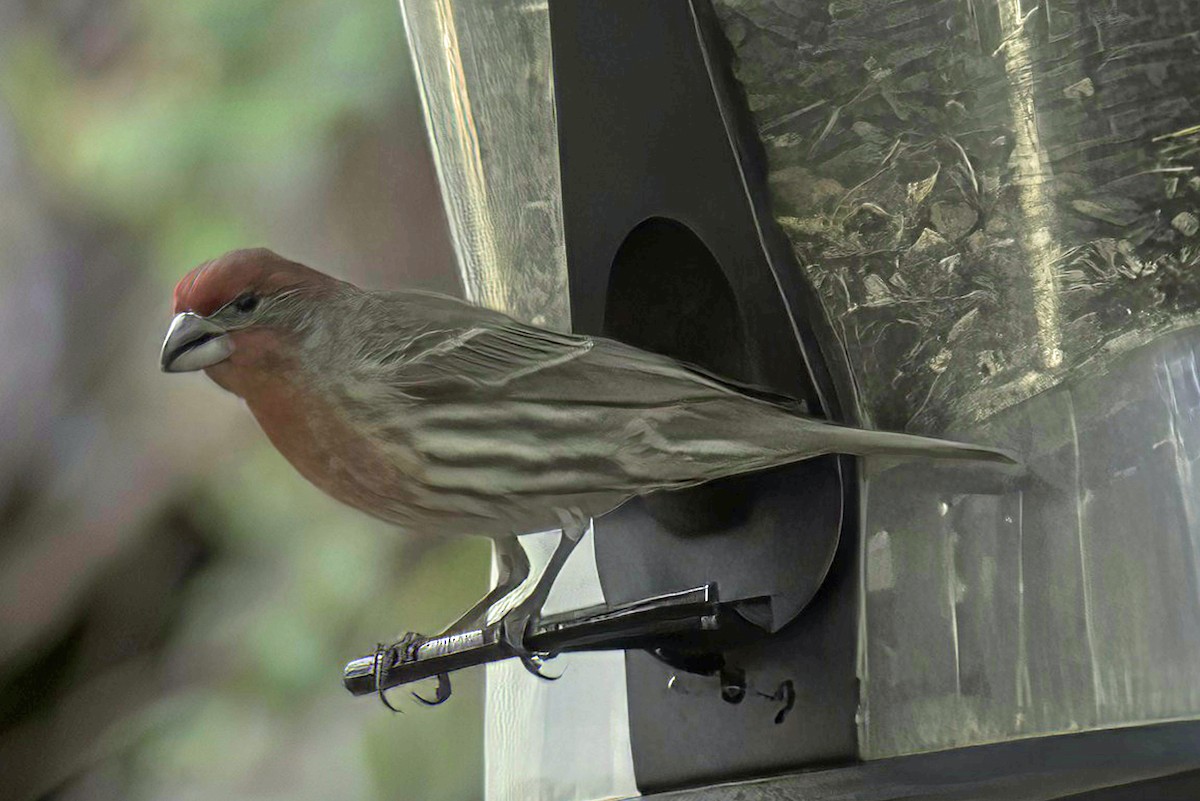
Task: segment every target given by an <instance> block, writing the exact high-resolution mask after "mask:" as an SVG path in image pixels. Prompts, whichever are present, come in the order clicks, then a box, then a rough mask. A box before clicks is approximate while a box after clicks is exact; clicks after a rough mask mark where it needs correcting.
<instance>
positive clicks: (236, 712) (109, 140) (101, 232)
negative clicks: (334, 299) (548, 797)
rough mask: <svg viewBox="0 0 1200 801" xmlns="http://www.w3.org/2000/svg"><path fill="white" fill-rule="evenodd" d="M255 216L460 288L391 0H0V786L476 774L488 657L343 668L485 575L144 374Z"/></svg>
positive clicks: (473, 548)
mask: <svg viewBox="0 0 1200 801" xmlns="http://www.w3.org/2000/svg"><path fill="white" fill-rule="evenodd" d="M257 245H264V246H267V247H271V248H273V249H275V250H277V251H279V252H281V253H283V254H284V255H286V256H288V257H290V258H293V259H296V260H299V261H303V262H306V263H309V264H311V265H313V266H316V267H319V268H322V269H324V270H326V271H328V272H331V273H334V274H336V275H339V276H341V277H345V278H349V279H351V280H354V281H356V282H359V283H361V284H363V285H367V286H371V287H381V288H382V287H397V286H415V287H422V288H427V289H436V290H441V291H446V292H458V291H460V290H459V284H458V278H457V276H456V274H455V271H454V262H453V255H452V250H451V247H450V245H449V242H448V235H447V232H446V225H445V221H444V219H443V217H442V208H441V203H440V200H439V199H438V196H437V187H436V179H435V176H434V172H433V168H432V164H431V161H430V157H429V152H428V147H427V143H426V139H425V132H424V127H423V121H422V119H421V114H420V105H419V100H418V97H417V93H416V87H415V84H414V79H413V75H412V69H411V65H410V63H409V56H408V53H407V50H406V45H405V40H404V31H403V26H402V22H401V17H400V13H399V9H398V8H397V6H396V4H395V2H394V0H349V2H334V0H286V2H285V1H283V0H188V2H185V3H162V2H156V1H154V0H6V2H4V3H3V4H0V342H2V343H3V346H2V347H0V777H2V778H0V797H3V798H13V799H133V800H134V801H138V800H140V799H173V800H174V799H193V798H194V799H214V798H220V799H274V798H287V799H306V798H312V799H330V798H336V799H375V798H379V799H419V800H420V801H439V799H475V798H479V797H480V796H481V794H482V674H481V672H479V671H468V672H466V673H464V674H461V675H460V676H458V677H456V688H455V689H456V692H455V695H454V698H453V699H452V700H451V701H450V703H449V704H448V705H446V706H444V707H441V708H439V709H436V710H428V709H424V708H422V707H419V706H417V705H416V704H415V703H413V702H411V701H409V700H408V699H407V697H406V696H405V695H404V694H403V693H396V694H395V696H396V697H395V699H394V701H395V702H396V703H397V704H398V705H399V706H400V708H402V709H403V710H405V714H403V715H393V714H392V713H390V712H388V711H387V710H385V709H384V708H383V707H382V706H380V705H379V704H378V703H376V702H374V701H373V700H371V699H353V698H351V697H350V696H349V695H348V694H346V693H345V692H344V690H342V688H341V686H340V681H339V679H340V669H341V665H342V664H343V663H344V662H345V661H346V660H348V659H350V658H353V657H355V656H358V655H360V654H362V653H367V652H369V651H370V649H371V648H373V647H374V644H375V643H376V642H377V641H379V640H390V639H391V638H393V637H394V636H395V635H397V634H398V633H400V632H401V631H402V630H404V629H410V628H411V629H414V630H419V631H426V632H428V631H432V630H436V629H437V628H438V627H439V626H440V625H442V624H444V623H446V622H448V621H449V620H451V619H452V618H453V617H454V616H455V613H456V612H457V611H459V610H461V609H462V608H465V606H466V605H468V604H469V603H470V602H471V601H472V600H474V598H475V597H476V596H478V595H479V594H480V593H481V592H482V589H483V585H484V583H485V580H486V567H487V547H486V544H484V543H482V542H457V543H455V542H452V543H449V544H443V543H440V542H438V541H436V540H417V539H408V540H406V539H403V538H401V537H400V536H399V535H398V534H397V533H396V532H394V531H392V530H390V529H389V528H388V527H387V526H385V525H383V524H381V523H377V522H375V521H372V520H369V519H367V518H365V517H363V516H361V515H359V514H358V513H356V512H353V511H351V510H349V509H346V508H343V507H340V506H338V505H337V504H336V503H335V502H333V501H331V500H328V499H327V498H325V497H324V496H322V495H321V494H319V493H318V492H317V491H316V490H314V489H313V488H311V487H309V486H308V485H307V484H305V483H304V482H303V481H302V480H301V479H300V478H298V477H297V476H296V475H295V474H294V473H293V472H292V470H291V469H290V468H289V467H288V465H287V464H286V463H284V462H283V460H282V458H281V457H280V456H279V455H278V454H276V453H275V452H274V450H273V449H271V448H270V447H269V445H268V444H267V443H266V441H265V438H264V437H263V436H262V435H261V433H260V432H259V431H258V430H257V428H256V427H255V425H254V423H253V421H252V419H251V417H250V415H249V414H248V413H247V412H246V410H245V409H243V408H241V405H240V402H238V401H237V399H236V398H234V397H233V396H230V395H226V394H224V393H223V392H221V391H220V390H219V389H217V388H216V387H215V386H214V385H212V384H211V383H210V382H209V381H207V379H205V378H204V377H203V376H199V375H185V376H165V375H163V374H161V373H159V372H158V368H157V350H158V346H159V343H160V342H161V337H162V334H163V332H164V330H165V326H166V324H167V322H168V320H169V316H170V291H171V288H172V286H173V284H174V282H175V280H176V279H178V278H179V277H180V276H181V275H182V274H183V273H184V272H185V271H186V270H187V269H189V268H190V267H192V266H193V265H195V264H196V263H198V262H200V261H203V260H206V259H209V258H212V257H214V256H216V255H218V254H220V253H222V252H223V251H225V250H228V249H230V248H234V247H244V246H257Z"/></svg>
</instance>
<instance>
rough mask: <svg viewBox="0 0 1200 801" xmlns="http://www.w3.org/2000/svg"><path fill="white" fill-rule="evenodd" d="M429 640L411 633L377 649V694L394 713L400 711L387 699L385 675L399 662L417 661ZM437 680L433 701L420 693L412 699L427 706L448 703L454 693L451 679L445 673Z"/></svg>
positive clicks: (439, 675) (413, 632) (421, 635)
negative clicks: (388, 669) (419, 653)
mask: <svg viewBox="0 0 1200 801" xmlns="http://www.w3.org/2000/svg"><path fill="white" fill-rule="evenodd" d="M427 640H428V638H427V637H425V636H424V635H423V634H418V633H417V632H415V631H410V632H407V633H406V634H405V635H404V636H403V637H401V638H400V639H399V640H397V641H396V642H394V643H392V644H391V645H384V644H383V643H380V644H379V645H378V647H376V649H375V692H376V693H377V694H378V695H379V700H380V701H381V702H383V705H384V706H386V707H387V708H388V709H390V710H392V711H393V712H399V711H400V710H399V709H396V707H394V706H392V704H391V702H390V701H388V699H387V694H386V690H385V688H384V686H383V676H384V673H385V672H386V670H387V668H389V667H391V666H392V665H395V664H397V663H399V662H411V661H413V660H414V659H416V657H417V649H418V648H420V647H421V646H422V645H423V644H424V643H425V642H426V641H427ZM437 679H438V685H437V690H435V691H434V696H433V700H430V699H428V698H425V697H424V696H421V695H419V694H418V693H412V697H413V698H415V699H417V700H418V701H420V702H421V703H422V704H425V705H426V706H437V705H439V704H444V703H446V701H448V700H449V699H450V695H451V693H452V692H453V688H452V686H451V684H450V677H449V676H448V675H446V674H445V673H440V674H438V677H437Z"/></svg>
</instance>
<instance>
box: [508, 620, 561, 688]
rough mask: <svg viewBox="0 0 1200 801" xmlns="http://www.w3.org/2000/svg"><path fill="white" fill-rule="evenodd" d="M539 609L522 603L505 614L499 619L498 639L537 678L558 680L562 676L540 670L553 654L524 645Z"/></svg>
mask: <svg viewBox="0 0 1200 801" xmlns="http://www.w3.org/2000/svg"><path fill="white" fill-rule="evenodd" d="M539 611H540V610H536V609H530V608H529V606H527V605H526V604H524V603H522V604H519V605H518V606H517V607H516V608H514V609H513V610H512V611H510V612H509V613H508V614H506V615H505V616H504V617H503V618H502V619H501V621H500V639H502V640H503V641H504V642H505V644H506V645H508V647H509V649H510V650H511V651H512V653H513V656H515V657H517V659H519V660H521V664H522V665H524V667H525V669H526V670H528V671H529V672H530V673H532V674H533V675H535V676H537V677H538V678H539V679H543V680H545V681H558V680H559V679H560V678H562V676H561V674H560V675H558V676H550V675H547V674H545V673H543V672H542V668H543V667H544V666H545V664H546V662H547V660H549V659H551V658H553V656H554V655H553V654H548V653H542V652H539V651H532V650H530V649H529V647H528V646H527V645H525V635H526V634H527V633H528V632H529V631H530V630H531V629H532V628H533V626H534V624H535V623H536V622H537V619H538V618H539V616H540V615H539Z"/></svg>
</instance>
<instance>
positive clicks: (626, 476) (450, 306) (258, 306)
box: [160, 248, 1015, 672]
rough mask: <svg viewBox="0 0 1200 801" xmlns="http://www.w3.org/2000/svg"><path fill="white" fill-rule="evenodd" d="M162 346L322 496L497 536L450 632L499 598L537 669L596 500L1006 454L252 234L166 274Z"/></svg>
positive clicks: (171, 361)
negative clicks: (544, 552)
mask: <svg viewBox="0 0 1200 801" xmlns="http://www.w3.org/2000/svg"><path fill="white" fill-rule="evenodd" d="M160 364H161V368H162V370H164V371H166V372H169V373H177V372H192V371H198V370H203V371H204V372H205V373H206V374H207V375H208V377H209V378H211V379H212V380H213V381H214V382H216V383H217V384H218V385H219V386H221V387H222V388H224V389H226V390H228V391H229V392H231V393H233V394H234V395H237V396H239V397H240V398H241V399H242V400H243V401H244V402H245V405H246V406H247V407H248V408H249V410H250V412H251V413H252V414H253V415H254V417H255V418H256V420H257V421H258V424H259V426H260V427H261V428H262V430H263V432H264V433H265V434H266V436H267V438H268V439H269V440H270V441H271V443H272V444H273V445H274V446H275V448H276V449H277V450H278V451H279V452H280V453H281V454H282V455H283V456H284V458H285V459H287V461H288V462H290V463H291V465H292V466H293V467H294V468H295V469H296V470H297V471H298V472H299V473H300V475H302V476H303V477H304V478H305V479H307V480H308V481H309V482H311V483H312V484H314V485H315V486H316V487H318V488H319V489H321V490H322V491H324V492H325V493H327V494H328V495H330V496H332V497H333V498H335V499H337V500H339V501H341V502H343V503H345V504H347V505H349V506H351V507H354V508H355V509H358V510H360V511H362V512H365V513H366V514H368V515H371V516H373V517H376V518H378V519H381V520H384V521H386V522H388V523H390V524H393V525H394V526H396V527H398V528H399V529H401V530H402V531H405V532H408V533H410V534H412V535H414V536H438V537H446V536H462V535H479V536H484V537H489V538H491V539H493V540H494V541H495V543H496V551H497V554H498V557H499V564H500V568H501V569H500V581H499V582H498V584H497V586H496V587H495V588H494V589H493V590H492V591H491V592H489V593H488V594H487V595H485V596H484V597H483V598H482V599H480V601H479V603H477V604H476V605H475V606H473V607H472V608H471V609H470V610H468V611H467V612H466V613H465V614H463V615H462V616H461V617H460V618H459V619H458V620H456V621H455V623H454V624H452V625H451V626H450V627H449V628H448V629H447V630H446V631H447V632H453V631H462V630H470V629H471V628H473V627H478V626H480V625H481V623H482V621H484V619H485V618H486V617H487V615H488V614H489V612H491V611H492V610H493V609H494V608H498V607H502V608H504V609H507V611H506V613H505V614H504V615H503V618H502V620H501V623H502V624H503V631H504V632H505V635H504V637H505V640H506V641H507V642H508V643H509V645H510V646H511V648H512V649H513V653H514V654H515V655H517V656H520V657H521V658H522V660H523V661H525V662H526V665H527V667H531V669H534V670H535V672H536V667H537V663H536V661H533V660H535V658H536V655H535V654H531V653H529V651H528V650H527V649H526V648H525V646H524V636H525V633H526V632H527V631H529V629H530V626H531V625H533V624H534V623H535V622H536V620H537V619H538V615H539V612H540V609H541V606H542V604H544V602H545V600H546V597H547V595H548V594H549V591H550V587H551V586H552V585H553V582H554V580H555V578H556V577H557V574H558V572H559V570H560V569H561V568H562V565H563V564H564V563H565V561H566V560H567V558H568V557H569V555H570V553H571V551H572V549H573V548H574V546H575V545H576V544H577V543H578V542H579V540H580V539H581V538H582V537H583V535H584V533H585V532H586V530H587V527H588V525H589V523H590V520H591V519H592V518H595V517H599V516H601V515H603V514H604V513H606V512H608V511H611V510H612V509H614V508H616V507H617V506H619V505H621V504H622V503H624V502H625V501H627V500H629V499H631V498H633V497H636V496H641V495H646V494H650V493H656V492H667V491H671V490H678V489H683V488H687V487H692V486H696V485H699V484H703V483H705V482H708V481H712V480H714V479H719V478H723V477H728V476H733V475H737V474H742V473H747V472H751V471H758V470H764V469H767V468H771V467H777V466H781V465H786V464H789V463H793V462H798V461H802V460H806V459H811V458H814V457H817V456H821V455H825V454H831V453H840V454H851V455H857V456H868V455H891V456H901V457H920V458H938V459H966V460H972V461H983V462H1000V463H1012V462H1014V461H1015V460H1014V459H1013V457H1012V456H1011V455H1010V454H1008V453H1006V452H1004V451H1001V450H997V449H994V448H989V447H984V446H979V445H972V444H965V443H959V442H951V441H946V440H940V439H934V438H929V437H922V436H915V435H910V434H903V433H893V432H885V431H876V430H866V429H860V428H853V427H849V426H844V425H838V424H835V423H831V422H829V421H827V420H823V419H819V418H815V417H811V416H806V415H805V414H802V413H801V411H800V409H801V406H800V405H799V404H798V402H796V401H794V400H792V399H790V398H787V397H785V396H781V395H777V394H774V393H771V392H769V391H767V390H764V389H762V388H758V387H754V386H751V385H749V384H744V383H740V382H736V381H732V380H729V379H726V378H723V377H720V376H717V375H715V374H713V373H711V372H708V371H706V370H704V369H701V368H699V367H696V366H693V365H689V364H685V363H682V362H680V361H677V360H675V359H673V358H670V357H668V356H665V355H661V354H657V353H652V352H649V351H646V350H642V349H639V348H636V347H634V346H631V345H628V344H624V343H621V342H618V341H615V340H612V339H607V338H604V337H599V336H589V335H585V334H578V333H567V332H561V331H554V330H550V329H546V328H541V327H538V326H534V325H530V324H527V323H523V322H520V321H518V320H516V319H513V318H512V317H509V316H508V315H505V314H503V313H501V312H498V311H494V310H491V309H487V308H483V307H480V306H476V305H473V304H471V303H468V302H467V301H464V300H460V299H457V298H453V297H449V296H445V295H440V294H436V293H431V292H426V291H418V290H401V291H373V290H367V289H361V288H359V287H357V286H355V285H353V284H351V283H349V282H346V281H342V280H339V279H337V278H334V277H331V276H329V275H326V274H324V273H322V272H319V271H317V270H314V269H312V268H310V267H307V266H305V265H302V264H300V263H298V262H294V261H290V260H288V259H286V258H284V257H282V256H279V255H277V254H276V253H274V252H272V251H270V250H267V249H263V248H257V249H246V250H236V251H232V252H230V253H226V254H225V255H223V256H221V257H219V258H217V259H214V260H212V261H208V262H205V263H204V264H201V265H200V266H198V267H196V268H194V269H192V270H191V271H190V272H188V273H187V274H186V275H185V276H184V277H183V278H182V279H181V280H180V281H179V283H178V285H177V286H176V287H175V291H174V317H173V319H172V321H171V323H170V326H169V328H168V331H167V334H166V337H165V340H164V342H163V346H162V351H161V356H160ZM552 529H560V530H561V532H562V534H561V536H560V538H559V541H558V545H557V547H556V548H555V550H554V552H553V554H552V556H551V557H550V562H549V564H548V565H547V567H546V568H545V569H544V570H543V571H542V573H541V574H540V576H539V577H538V579H537V580H536V583H535V584H534V587H533V589H532V590H531V591H530V592H529V594H528V596H527V597H524V599H523V600H520V601H515V600H514V598H515V597H516V593H518V591H519V590H520V589H521V587H522V585H523V584H524V583H525V582H526V580H527V579H528V576H529V564H528V560H527V557H526V556H525V554H524V551H523V550H522V548H521V547H520V545H519V543H518V541H517V539H516V538H517V536H518V535H522V534H527V533H532V532H539V531H548V530H552ZM412 636H417V635H412ZM408 643H409V645H411V643H412V639H411V638H410V639H409V640H408Z"/></svg>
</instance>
